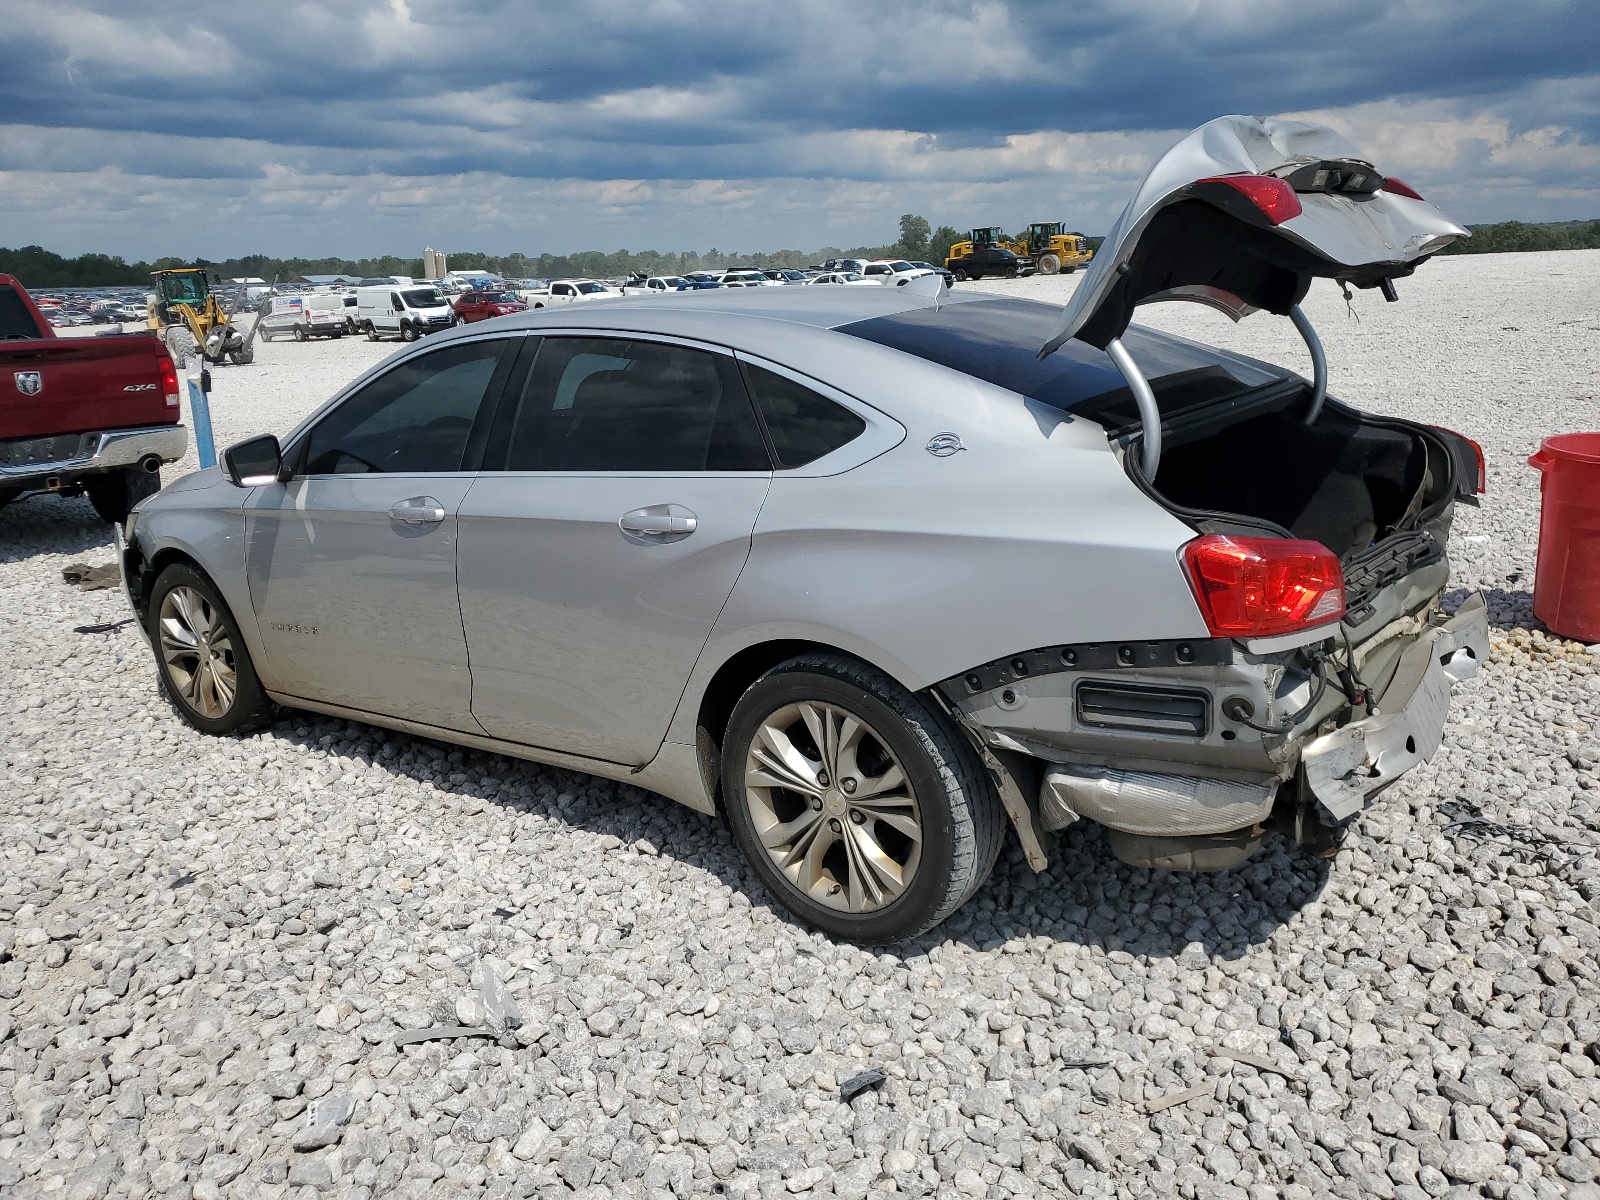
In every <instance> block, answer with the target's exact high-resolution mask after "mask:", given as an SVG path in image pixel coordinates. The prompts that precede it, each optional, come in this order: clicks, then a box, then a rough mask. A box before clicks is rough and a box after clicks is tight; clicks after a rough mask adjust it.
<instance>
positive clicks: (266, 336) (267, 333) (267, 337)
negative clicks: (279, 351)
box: [261, 329, 272, 342]
mask: <svg viewBox="0 0 1600 1200" xmlns="http://www.w3.org/2000/svg"><path fill="white" fill-rule="evenodd" d="M261 340H262V341H263V342H270V341H271V340H272V330H270V329H263V330H262V331H261Z"/></svg>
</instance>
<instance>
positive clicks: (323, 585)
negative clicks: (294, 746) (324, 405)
mask: <svg viewBox="0 0 1600 1200" xmlns="http://www.w3.org/2000/svg"><path fill="white" fill-rule="evenodd" d="M521 341H522V339H521V338H520V337H519V338H505V337H500V338H479V339H474V340H470V341H462V342H455V343H452V344H451V345H449V346H445V347H441V348H440V349H437V350H430V351H426V352H424V353H421V354H415V355H412V356H410V357H408V358H406V359H405V360H403V361H402V362H400V363H398V364H396V365H395V366H393V367H391V368H390V369H389V370H387V371H385V372H384V373H383V374H381V375H379V376H378V377H377V378H376V379H373V380H372V381H371V382H369V383H367V384H366V385H365V386H363V387H361V388H360V389H358V390H357V391H355V392H354V393H353V394H351V395H350V396H348V397H347V398H345V399H344V400H343V401H342V402H340V403H339V404H338V405H337V406H335V407H334V408H333V409H331V410H330V411H329V412H328V413H326V414H325V415H323V416H322V417H321V418H320V419H319V420H318V421H317V422H316V423H315V424H313V425H312V426H311V427H310V428H309V429H308V430H306V431H305V433H304V434H302V435H301V436H300V437H298V438H297V439H296V440H295V442H294V443H293V444H292V445H291V446H290V447H289V448H288V449H287V450H286V451H285V461H286V462H288V463H291V464H294V476H293V478H292V479H290V480H289V482H287V483H273V484H268V485H266V486H263V487H260V488H257V489H256V490H255V492H254V493H253V494H252V495H251V496H250V498H249V500H248V501H247V503H246V521H245V559H246V571H247V576H248V579H249V586H250V600H251V604H252V606H253V607H254V609H255V612H256V617H257V621H258V624H259V626H260V629H261V636H262V641H263V643H264V645H265V649H266V658H267V662H266V670H265V671H264V672H263V676H264V677H265V678H266V679H267V680H268V686H269V687H270V688H271V689H272V690H274V691H278V692H284V693H287V694H289V695H291V696H297V697H301V698H304V699H308V700H320V701H323V702H326V703H330V704H337V705H341V706H343V707H346V708H352V709H358V710H360V711H363V712H372V713H381V714H384V715H387V716H393V717H402V718H406V719H409V720H415V721H421V722H425V723H427V724H430V725H440V726H444V727H446V728H451V729H466V730H471V731H474V732H475V731H476V725H475V724H474V722H473V720H472V716H471V695H472V681H471V673H470V671H469V669H468V663H467V646H466V639H465V637H464V636H463V634H462V631H461V610H460V604H459V602H458V600H457V598H456V509H457V508H458V507H459V506H460V503H461V499H462V497H463V496H465V495H466V494H467V489H468V487H469V486H470V485H471V483H472V478H473V473H472V470H471V469H470V467H471V466H473V465H475V463H472V462H469V459H470V458H474V457H476V455H477V454H479V453H481V449H478V447H480V446H481V442H482V437H483V435H484V433H485V429H484V427H483V426H482V425H480V424H479V422H480V419H481V421H483V422H487V420H488V413H487V411H486V410H485V405H484V401H485V398H486V397H488V396H492V395H495V394H496V389H497V388H498V387H499V386H500V385H501V382H502V381H503V379H504V378H505V375H506V373H507V372H508V371H509V369H510V361H509V360H510V358H512V357H514V355H513V354H512V352H511V349H510V348H511V347H512V346H513V344H520V342H521ZM475 429H477V430H478V440H477V441H476V442H473V440H472V435H473V431H474V430H475Z"/></svg>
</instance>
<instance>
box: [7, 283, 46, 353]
mask: <svg viewBox="0 0 1600 1200" xmlns="http://www.w3.org/2000/svg"><path fill="white" fill-rule="evenodd" d="M38 336H39V325H38V322H36V321H35V320H34V319H33V314H32V313H31V312H29V311H28V306H27V305H26V304H24V303H23V302H22V297H21V296H19V295H17V293H16V292H14V291H12V290H11V289H10V288H0V341H10V340H13V339H16V338H36V337H38Z"/></svg>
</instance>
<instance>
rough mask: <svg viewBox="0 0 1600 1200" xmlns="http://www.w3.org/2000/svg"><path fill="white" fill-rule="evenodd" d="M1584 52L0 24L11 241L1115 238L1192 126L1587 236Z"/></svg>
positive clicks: (1421, 44) (1389, 2) (604, 7)
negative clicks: (1278, 141)
mask: <svg viewBox="0 0 1600 1200" xmlns="http://www.w3.org/2000/svg"><path fill="white" fill-rule="evenodd" d="M1597 44H1600V6H1597V5H1595V4H1593V3H1592V2H1589V0H1525V2H1524V3H1521V4H1519V5H1517V6H1516V7H1515V8H1510V7H1508V6H1506V5H1505V4H1503V3H1496V2H1491V0H1351V2H1348V3H1341V4H1338V5H1308V4H1305V3H1303V0H1294V2H1291V0H1214V2H1210V3H1193V2H1192V0H1082V2H1079V3H1073V4H1062V3H1060V2H1059V0H1055V2H1040V3H1036V2H1034V0H991V2H980V0H876V2H873V3H861V2H860V0H785V2H784V3H782V4H751V3H748V2H747V0H738V2H734V0H587V2H585V3H582V4H572V3H548V2H544V0H473V2H471V3H465V2H462V0H341V2H340V3H338V4H327V3H273V4H270V5H269V4H257V5H251V6H241V5H227V6H217V5H214V4H210V3H199V2H198V0H168V2H167V3H164V4H162V5H160V6H159V7H156V8H148V9H147V8H145V7H143V6H138V5H129V4H126V3H121V2H114V0H104V2H96V3H88V2H84V0H0V63H4V64H5V69H4V70H3V71H0V173H4V172H10V173H11V174H10V175H9V176H7V175H5V174H0V243H4V242H7V241H10V242H16V241H17V240H19V239H25V240H36V239H37V237H42V236H44V234H35V233H33V232H31V231H32V230H33V229H34V228H35V227H38V226H43V227H44V228H45V230H46V231H47V232H48V231H49V230H51V229H61V228H69V227H71V228H75V229H78V230H79V233H78V235H76V236H82V237H85V238H87V237H89V236H91V234H93V235H94V236H99V233H98V232H96V231H101V230H112V231H114V230H117V229H119V228H121V227H122V226H121V224H119V223H123V222H126V221H130V220H133V219H134V218H133V217H130V216H129V215H128V214H129V213H130V212H134V213H138V214H141V215H140V216H139V219H140V220H143V221H145V222H146V224H148V219H147V216H146V215H144V214H147V213H148V212H149V211H158V212H161V211H165V212H172V213H176V212H178V211H180V209H181V204H182V203H183V202H184V198H187V200H188V201H190V202H194V203H199V202H198V200H197V199H196V198H197V197H200V196H202V195H209V194H211V191H210V190H208V189H211V188H212V187H213V186H214V188H215V189H220V190H216V191H215V195H216V196H219V197H223V196H225V197H231V198H232V202H236V203H237V204H238V205H239V208H238V211H237V213H236V214H235V215H234V217H233V223H232V225H231V226H230V229H231V232H232V233H233V234H234V235H238V234H239V231H240V230H246V229H249V228H253V227H254V224H259V223H260V222H263V221H270V220H272V219H281V220H283V221H284V222H286V223H287V222H290V221H291V220H292V218H291V216H290V215H289V214H290V213H291V212H294V211H303V212H314V213H315V214H317V216H318V218H319V220H320V221H321V222H322V224H320V225H318V226H317V228H318V229H319V230H325V231H327V233H328V236H329V237H330V239H331V238H333V237H335V236H336V235H338V234H339V233H340V232H341V231H349V230H353V229H357V228H359V229H362V230H371V229H377V228H380V227H383V220H382V219H376V218H374V219H368V217H367V216H366V215H365V214H367V213H369V212H400V211H401V210H403V209H405V210H408V211H411V212H413V213H414V212H415V211H417V209H418V208H420V207H422V206H420V205H416V204H413V203H412V202H411V201H409V200H405V199H404V197H405V196H406V195H415V194H421V192H423V191H426V192H427V194H428V195H430V196H431V197H432V198H433V199H432V203H434V204H436V205H437V204H443V203H446V200H445V199H444V197H447V196H454V197H456V200H454V201H451V202H458V203H460V204H462V205H463V206H467V207H464V208H463V210H462V213H463V214H464V215H462V216H461V217H460V222H461V223H463V224H464V225H465V226H467V227H471V228H478V229H483V230H487V231H494V230H501V229H503V228H509V227H510V224H511V223H512V222H514V220H515V214H517V213H519V212H523V211H525V209H526V207H527V206H528V205H532V204H536V203H543V200H542V199H539V198H542V197H547V196H551V195H555V194H557V193H559V194H560V195H562V196H564V197H565V196H570V194H571V192H570V187H571V186H572V185H585V181H588V183H592V184H593V187H592V188H591V189H590V192H589V193H586V194H590V195H592V196H595V197H603V199H602V200H594V201H585V202H575V203H579V208H578V212H577V216H576V217H575V219H574V222H573V223H571V224H569V225H567V226H565V227H564V228H567V229H568V230H569V231H570V232H571V235H572V236H574V237H577V236H589V235H587V234H583V233H582V232H581V230H582V228H584V227H586V228H588V229H589V230H590V231H591V233H594V232H596V231H599V230H603V229H606V228H613V227H615V228H623V227H628V228H638V227H640V226H643V227H644V228H645V229H646V231H647V233H648V232H649V231H650V230H651V229H655V230H659V231H660V232H659V233H649V236H652V237H655V238H656V239H657V241H658V243H661V244H679V243H681V242H683V241H684V240H685V239H686V238H691V239H692V238H695V237H697V236H698V235H697V234H694V233H692V232H688V230H689V229H690V228H691V227H692V224H693V214H695V213H700V214H702V215H704V214H710V213H713V212H722V213H724V215H725V214H726V213H728V212H735V211H737V212H740V213H744V214H746V216H744V217H741V218H740V219H743V220H746V221H747V225H748V227H749V228H751V229H754V230H757V232H756V233H755V234H754V236H756V237H759V238H762V239H763V240H775V239H777V238H778V237H780V236H781V235H780V233H779V229H780V228H783V229H788V230H790V231H793V233H794V237H793V239H790V240H801V241H803V240H804V239H805V238H806V237H808V236H815V237H821V236H822V235H823V232H824V230H823V224H824V223H826V222H832V225H830V226H829V227H830V228H837V227H839V226H850V225H851V223H852V222H855V223H860V222H862V221H865V220H868V219H870V221H871V222H872V223H873V225H874V227H876V225H877V224H878V223H881V221H883V220H884V219H888V218H886V217H885V214H890V216H891V217H892V214H893V213H895V212H899V211H904V209H905V207H909V206H911V205H912V204H913V201H915V202H916V203H918V204H921V205H922V206H923V207H924V208H925V209H926V210H927V211H928V212H929V213H930V215H933V214H934V213H935V212H937V213H940V214H941V215H942V216H944V217H945V218H946V219H949V220H951V221H953V222H958V223H959V222H960V221H961V220H964V219H966V218H965V217H963V216H962V214H963V213H966V212H967V211H968V210H969V209H970V207H971V206H972V205H973V204H975V203H978V202H979V198H982V197H1002V196H1010V197H1012V200H1011V201H1009V202H1008V203H1015V204H1017V205H1018V206H1023V205H1025V204H1032V205H1035V206H1037V205H1038V204H1044V203H1050V204H1051V205H1052V206H1053V205H1055V204H1058V203H1062V202H1070V203H1072V204H1073V205H1076V206H1079V208H1078V211H1080V212H1082V213H1083V214H1084V215H1083V218H1082V219H1083V220H1084V221H1091V222H1094V221H1097V222H1099V223H1100V226H1101V227H1103V224H1104V222H1105V220H1106V219H1108V217H1109V214H1110V213H1111V212H1114V211H1115V208H1116V206H1117V205H1118V204H1119V203H1120V200H1119V197H1125V195H1126V192H1127V189H1128V187H1129V185H1130V184H1131V182H1132V180H1133V179H1135V178H1137V176H1138V174H1139V173H1141V172H1142V170H1143V169H1144V167H1145V166H1147V165H1148V162H1149V160H1150V157H1151V156H1152V155H1153V154H1155V153H1159V151H1160V149H1161V148H1162V147H1163V146H1164V145H1165V144H1169V143H1170V141H1171V140H1172V139H1173V138H1174V137H1175V136H1176V135H1177V133H1179V132H1181V131H1182V130H1185V129H1188V128H1191V127H1193V126H1194V125H1197V124H1199V123H1201V122H1202V121H1205V120H1208V119H1209V118H1211V117H1213V116H1216V115H1218V114H1219V113H1224V112H1256V113H1274V112H1276V113H1282V112H1296V111H1311V110H1318V111H1320V112H1322V113H1323V114H1324V116H1325V117H1326V118H1327V119H1330V120H1336V121H1337V120H1338V119H1343V118H1339V117H1338V114H1345V115H1346V116H1347V117H1348V121H1347V125H1348V130H1347V131H1348V132H1350V133H1351V134H1352V136H1356V138H1357V144H1360V145H1363V146H1367V142H1366V141H1363V140H1362V139H1363V137H1370V138H1377V139H1380V140H1381V141H1382V142H1383V143H1384V144H1374V145H1370V146H1367V148H1368V149H1369V150H1371V151H1372V152H1373V153H1374V155H1375V156H1376V157H1378V158H1379V160H1380V161H1381V162H1388V161H1391V157H1392V156H1391V151H1393V152H1394V153H1399V152H1400V150H1401V149H1403V150H1404V156H1403V157H1401V158H1400V159H1399V160H1398V165H1400V166H1404V167H1405V169H1406V170H1410V171H1412V173H1413V174H1417V175H1419V176H1420V177H1421V178H1422V179H1423V180H1424V181H1425V182H1427V183H1428V184H1429V185H1430V186H1431V187H1433V188H1435V189H1438V190H1440V191H1441V192H1443V193H1444V194H1446V195H1449V196H1452V197H1454V198H1456V199H1457V200H1458V201H1459V202H1460V203H1461V204H1464V205H1466V207H1465V208H1464V209H1462V212H1463V214H1464V215H1465V216H1466V217H1467V218H1468V219H1493V218H1498V217H1500V216H1502V215H1524V216H1529V217H1536V216H1539V215H1544V214H1554V215H1582V216H1587V215H1589V213H1588V211H1587V209H1588V208H1589V207H1591V206H1594V205H1593V198H1594V196H1595V195H1596V178H1595V177H1596V174H1597V171H1600V167H1597V164H1596V160H1595V145H1596V143H1600V69H1597V67H1596V64H1595V62H1594V55H1593V47H1594V46H1595V45H1597ZM1419 122H1421V123H1422V124H1420V125H1419V124H1418V123H1419ZM1419 130H1420V131H1421V132H1419ZM1085 139H1087V140H1085ZM108 172H110V174H108ZM91 176H92V177H93V179H94V180H95V182H93V183H92V184H91V183H90V182H87V180H88V179H89V177H91ZM135 179H136V180H138V182H137V184H132V183H129V182H127V181H129V180H135ZM468 179H470V180H471V181H472V186H471V188H470V189H468V191H470V193H471V196H470V199H469V197H468V196H467V193H466V192H464V191H462V189H461V188H460V186H459V185H460V184H461V183H462V181H464V180H468ZM73 180H77V181H78V182H77V183H74V182H72V181H73ZM119 180H123V182H118V181H119ZM607 181H653V183H654V184H655V185H656V186H654V187H653V188H651V187H645V188H640V187H625V188H618V187H610V186H609V185H608V184H607ZM727 181H734V183H735V184H736V186H733V185H729V186H723V185H724V183H726V182H727ZM202 184H204V185H205V186H204V187H202V186H201V185H202ZM701 185H706V186H704V187H702V186H701ZM713 185H715V186H713ZM562 188H567V189H568V191H566V192H562V191H561V190H560V189H562ZM707 188H710V190H709V191H708V190H707ZM919 188H921V190H920V191H919V190H918V189H919ZM985 188H987V189H988V190H984V189H985ZM119 189H120V191H119ZM697 189H698V190H697ZM763 189H765V192H764V193H763ZM973 189H976V190H973ZM578 190H579V191H580V192H581V191H582V190H583V188H582V187H581V186H580V187H579V189H578ZM130 191H133V192H136V193H137V195H136V196H135V197H133V198H130V197H129V196H128V195H127V193H129V192H130ZM761 194H764V195H765V200H762V199H761V198H760V195H761ZM96 195H98V196H100V197H101V199H100V200H91V197H93V196H96ZM710 196H714V197H715V200H714V201H712V200H709V199H708V197H710ZM1023 196H1031V197H1035V199H1033V200H1027V201H1024V200H1023V199H1022V197H1023ZM486 197H487V198H486ZM919 197H920V199H919ZM1051 197H1054V200H1051ZM63 198H65V199H63ZM217 202H218V201H216V200H213V201H211V203H213V204H215V203H217ZM564 202H566V201H564ZM982 202H983V203H992V202H993V201H992V200H991V199H984V200H983V201H982ZM1513 202H1514V203H1515V205H1516V206H1518V207H1516V208H1514V209H1509V210H1508V211H1506V212H1504V213H1501V212H1499V211H1497V210H1494V208H1493V206H1494V205H1495V204H1502V205H1510V204H1512V203H1513ZM141 203H142V204H146V205H148V208H145V209H140V208H139V207H138V204H141ZM74 205H76V206H77V208H76V209H74V207H73V206H74ZM97 205H98V207H96V206H97ZM130 205H133V207H132V208H130V207H129V206H130ZM584 205H588V207H584ZM675 205H686V206H688V207H687V208H684V209H679V208H675V207H674V206H675ZM707 205H711V207H709V208H708V207H707ZM717 205H721V206H724V207H723V209H721V210H719V209H717V208H716V206H717ZM763 205H765V206H766V207H765V208H763ZM91 209H92V210H93V215H92V216H91V215H89V214H90V210H91ZM1579 209H1582V210H1584V211H1581V212H1579V211H1577V210H1579ZM1568 210H1572V211H1571V212H1570V213H1569V211H1568ZM197 211H198V210H197ZM763 211H764V212H766V213H767V214H768V215H767V216H766V217H765V218H758V217H757V216H755V215H754V214H755V213H757V212H763ZM1030 211H1031V210H1030ZM1040 211H1043V210H1042V209H1041V210H1040ZM75 213H76V215H74V214H75ZM273 213H279V214H281V218H274V217H272V216H271V214H273ZM685 213H687V214H690V215H689V216H685V215H684V214H685ZM40 214H44V215H40ZM263 214H266V215H263ZM864 214H871V215H870V218H869V217H868V216H866V215H864ZM384 219H388V218H384ZM399 219H400V218H398V217H396V218H394V220H399ZM408 219H409V218H408ZM760 219H765V220H766V221H767V222H768V226H769V227H770V230H771V231H770V232H769V233H765V234H763V233H760V232H759V230H760V229H761V228H762V227H761V226H760V225H759V223H758V221H759V220H760ZM974 219H975V218H974ZM1007 219H1009V218H1007ZM1024 219H1031V218H1024ZM74 220H76V221H78V222H79V224H78V225H77V226H72V225H71V222H72V221H74ZM716 220H717V222H720V221H721V220H722V217H721V216H719V217H717V218H716ZM474 222H476V224H473V223H474ZM497 222H500V223H501V224H497ZM584 222H587V226H584V224H583V223H584ZM607 222H611V224H609V225H608V224H607ZM807 222H810V224H809V225H807ZM252 223H254V224H252ZM22 224H26V225H28V228H27V229H22V228H19V226H20V225H22ZM712 227H713V228H721V225H720V223H718V224H714V225H713V226H712ZM392 228H401V226H399V225H395V226H393V227H392ZM405 228H410V227H409V226H405ZM806 229H811V230H812V231H813V233H811V234H807V233H805V232H804V231H805V230H806ZM494 236H500V235H499V234H495V235H494ZM506 236H511V234H509V233H508V234H506ZM830 236H832V235H830ZM839 236H843V235H839Z"/></svg>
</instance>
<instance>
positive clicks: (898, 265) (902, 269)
mask: <svg viewBox="0 0 1600 1200" xmlns="http://www.w3.org/2000/svg"><path fill="white" fill-rule="evenodd" d="M889 265H890V266H891V267H893V268H894V271H895V274H897V275H903V274H905V273H906V272H907V271H915V270H916V268H915V267H913V266H912V265H911V264H910V263H908V262H892V263H890V264H889Z"/></svg>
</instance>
